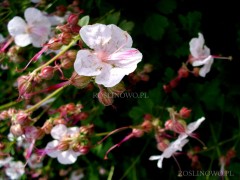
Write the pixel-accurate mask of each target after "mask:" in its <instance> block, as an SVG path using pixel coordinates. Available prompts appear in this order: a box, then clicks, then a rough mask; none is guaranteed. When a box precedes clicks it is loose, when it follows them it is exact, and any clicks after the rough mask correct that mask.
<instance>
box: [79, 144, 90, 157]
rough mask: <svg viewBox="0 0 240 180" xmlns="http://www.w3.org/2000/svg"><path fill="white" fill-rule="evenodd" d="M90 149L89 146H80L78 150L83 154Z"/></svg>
mask: <svg viewBox="0 0 240 180" xmlns="http://www.w3.org/2000/svg"><path fill="white" fill-rule="evenodd" d="M89 151H90V147H89V146H80V147H79V148H78V152H80V153H81V154H83V155H85V154H87V153H88V152H89Z"/></svg>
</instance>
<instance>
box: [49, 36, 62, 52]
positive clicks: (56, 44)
mask: <svg viewBox="0 0 240 180" xmlns="http://www.w3.org/2000/svg"><path fill="white" fill-rule="evenodd" d="M62 45H63V44H62V42H61V41H60V40H59V39H57V38H55V37H53V38H52V39H50V40H49V43H48V48H49V49H51V50H59V49H60V48H61V47H62Z"/></svg>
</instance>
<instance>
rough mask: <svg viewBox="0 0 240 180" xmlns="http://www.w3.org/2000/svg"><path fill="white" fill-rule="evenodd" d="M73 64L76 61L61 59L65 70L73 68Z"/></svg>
mask: <svg viewBox="0 0 240 180" xmlns="http://www.w3.org/2000/svg"><path fill="white" fill-rule="evenodd" d="M73 63H74V61H73V60H72V59H69V58H63V59H61V67H62V68H63V69H70V68H72V67H73Z"/></svg>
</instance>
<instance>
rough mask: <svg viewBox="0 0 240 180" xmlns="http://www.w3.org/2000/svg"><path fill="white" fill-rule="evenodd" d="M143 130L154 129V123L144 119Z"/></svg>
mask: <svg viewBox="0 0 240 180" xmlns="http://www.w3.org/2000/svg"><path fill="white" fill-rule="evenodd" d="M141 127H142V130H143V131H144V132H150V131H151V130H152V127H153V125H152V123H151V121H149V120H144V121H143V123H142V124H141Z"/></svg>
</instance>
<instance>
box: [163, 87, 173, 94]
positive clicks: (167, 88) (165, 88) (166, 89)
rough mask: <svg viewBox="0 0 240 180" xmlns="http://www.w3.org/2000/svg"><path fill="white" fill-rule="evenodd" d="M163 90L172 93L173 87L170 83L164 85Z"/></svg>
mask: <svg viewBox="0 0 240 180" xmlns="http://www.w3.org/2000/svg"><path fill="white" fill-rule="evenodd" d="M163 90H164V91H165V93H170V92H172V87H171V86H170V85H163Z"/></svg>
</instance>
